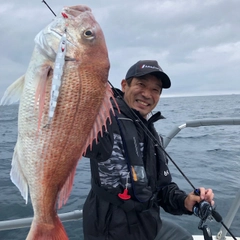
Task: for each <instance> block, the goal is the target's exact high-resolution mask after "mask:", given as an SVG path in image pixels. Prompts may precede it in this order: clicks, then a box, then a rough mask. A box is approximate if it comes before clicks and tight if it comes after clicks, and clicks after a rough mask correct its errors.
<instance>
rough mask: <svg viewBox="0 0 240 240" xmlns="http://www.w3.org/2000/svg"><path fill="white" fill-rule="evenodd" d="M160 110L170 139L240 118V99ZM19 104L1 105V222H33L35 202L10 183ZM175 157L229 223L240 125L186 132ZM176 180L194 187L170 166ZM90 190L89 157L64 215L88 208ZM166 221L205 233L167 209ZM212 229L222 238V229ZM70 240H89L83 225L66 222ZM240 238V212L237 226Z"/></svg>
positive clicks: (177, 101)
mask: <svg viewBox="0 0 240 240" xmlns="http://www.w3.org/2000/svg"><path fill="white" fill-rule="evenodd" d="M155 111H161V112H162V115H163V116H164V117H165V119H163V120H160V121H158V122H157V123H156V124H155V126H156V129H157V130H158V132H159V134H161V135H162V136H163V137H164V136H166V135H167V134H168V133H169V132H170V131H171V130H172V128H174V127H176V126H179V125H181V124H184V123H185V122H186V121H189V120H197V119H209V118H214V119H219V118H240V95H221V96H195V97H173V98H161V99H160V102H159V104H158V106H157V107H156V109H155ZM17 119H18V105H10V106H0V221H5V220H12V219H19V218H26V217H32V216H33V211H32V206H31V203H28V204H27V205H26V204H25V201H24V200H23V198H22V197H21V194H20V192H19V190H18V189H17V187H16V186H15V185H14V184H13V183H12V182H11V180H10V175H9V173H10V169H11V159H12V154H13V150H14V146H15V143H16V140H17ZM166 150H167V152H168V154H169V155H170V157H171V158H172V159H173V160H174V161H175V162H176V163H177V164H178V166H179V167H180V168H181V170H182V171H183V172H184V174H185V175H186V176H187V177H188V178H189V179H190V181H191V182H192V184H193V185H194V186H196V187H200V186H204V187H205V188H212V189H213V190H214V193H215V203H216V206H217V211H218V212H219V213H220V214H221V215H222V217H223V221H224V217H225V216H226V214H227V212H228V210H229V207H230V205H231V203H232V201H233V200H234V197H235V195H236V193H237V192H238V191H240V180H239V178H240V126H239V125H234V126H212V127H199V128H186V129H184V130H182V131H181V132H180V133H179V134H178V135H177V136H176V137H175V138H174V139H173V140H172V141H171V142H170V144H169V145H168V147H167V148H166ZM169 167H170V171H171V173H172V177H173V181H175V182H177V183H178V185H179V187H180V188H182V189H183V190H185V191H186V192H190V191H192V187H191V186H190V185H189V183H188V182H187V181H186V180H185V179H184V178H183V177H182V176H181V174H180V173H179V172H178V170H177V169H176V168H175V166H174V165H173V164H172V163H171V161H170V162H169ZM89 189H90V166H89V160H88V159H86V158H83V159H82V160H81V161H80V162H79V164H78V167H77V172H76V175H75V180H74V186H73V190H72V193H71V195H70V198H69V200H68V202H67V204H66V205H65V206H64V207H63V208H62V209H60V210H59V213H65V212H70V211H74V210H80V209H82V206H83V204H84V201H85V199H86V196H87V194H88V192H89ZM161 216H162V217H163V218H166V219H168V220H171V221H174V222H176V223H177V224H180V225H181V226H183V227H185V228H186V229H188V231H190V232H191V233H192V234H201V233H202V232H201V231H200V230H199V229H198V224H199V219H198V218H197V217H195V216H187V215H182V216H173V215H170V214H167V213H165V212H164V210H161ZM205 224H207V225H208V226H209V227H210V229H211V230H212V234H217V232H218V231H219V229H220V227H221V224H220V223H217V222H216V221H212V222H209V221H207V222H206V223H205ZM64 226H65V228H66V231H67V234H68V236H69V239H70V240H79V239H83V235H82V220H78V221H70V222H64ZM230 229H231V231H232V232H233V233H234V234H235V235H236V236H240V210H238V212H237V215H236V217H235V218H234V220H233V223H232V225H231V228H230ZM28 231H29V228H23V229H16V230H7V231H0V239H1V240H14V239H16V240H18V239H19V240H21V239H25V238H26V236H27V233H28Z"/></svg>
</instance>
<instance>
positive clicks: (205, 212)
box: [108, 81, 237, 240]
mask: <svg viewBox="0 0 240 240" xmlns="http://www.w3.org/2000/svg"><path fill="white" fill-rule="evenodd" d="M108 83H109V84H110V86H111V87H112V90H113V92H114V93H115V95H116V96H117V97H118V98H120V99H121V100H122V101H123V103H124V104H125V106H126V107H127V108H128V109H129V110H130V111H131V113H132V114H133V115H134V117H135V118H136V120H138V122H139V123H140V127H141V128H142V130H143V131H144V132H145V133H146V135H147V136H148V137H149V138H150V139H151V141H152V142H153V143H154V144H157V145H158V146H159V147H160V148H161V150H162V151H163V152H164V153H165V154H166V156H167V157H168V159H169V160H170V161H171V162H172V163H173V165H174V166H175V167H176V168H177V170H178V171H179V172H180V173H181V174H182V176H183V177H184V178H185V180H186V181H187V182H188V183H189V184H190V186H191V187H192V188H193V192H194V194H195V195H198V196H199V195H200V190H199V189H197V188H195V187H194V185H193V184H192V182H191V181H190V180H189V178H188V177H187V176H186V175H185V174H184V172H183V171H182V170H181V169H180V167H179V166H178V165H177V164H176V162H175V161H174V160H173V159H172V158H171V157H170V155H169V154H168V153H167V152H166V150H165V149H164V148H163V146H162V144H161V143H160V142H159V139H157V138H156V137H155V136H154V135H153V134H152V133H151V132H150V130H149V129H148V128H147V126H146V125H145V124H144V123H143V122H142V120H141V119H140V118H139V116H138V115H137V114H136V113H135V112H134V111H133V109H132V108H131V107H130V106H129V105H128V104H127V103H126V101H125V100H124V99H123V97H122V96H121V95H120V93H119V92H118V90H117V89H116V88H115V87H114V86H113V85H112V84H111V82H110V81H108ZM193 214H194V215H195V216H197V217H199V218H200V222H199V225H198V228H199V229H200V230H202V231H203V235H204V239H205V240H212V234H211V230H210V229H209V227H208V226H206V225H203V223H204V222H205V221H206V220H207V219H209V220H212V219H213V218H214V219H215V220H216V222H220V223H221V224H222V225H223V227H224V228H225V229H226V230H227V232H228V233H229V234H230V235H231V236H232V238H233V239H234V240H237V239H236V237H235V236H234V235H233V234H232V232H231V231H230V229H229V228H228V227H227V226H226V225H225V224H224V223H223V221H222V217H221V215H220V214H219V213H218V212H217V211H216V210H215V208H214V207H212V206H211V205H210V203H209V202H207V201H201V202H200V203H197V204H195V205H194V207H193Z"/></svg>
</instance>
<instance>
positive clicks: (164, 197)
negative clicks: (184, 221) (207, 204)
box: [157, 182, 192, 215]
mask: <svg viewBox="0 0 240 240" xmlns="http://www.w3.org/2000/svg"><path fill="white" fill-rule="evenodd" d="M186 197H187V194H186V193H185V192H184V191H182V190H180V189H179V187H178V185H177V184H176V183H174V182H171V183H170V184H168V185H166V186H164V187H162V188H161V189H160V191H159V192H158V195H157V201H158V205H159V206H161V207H162V208H163V209H164V210H165V211H166V212H168V213H171V214H174V215H182V214H188V215H191V214H192V212H190V211H188V210H187V209H186V208H185V206H184V200H185V198H186Z"/></svg>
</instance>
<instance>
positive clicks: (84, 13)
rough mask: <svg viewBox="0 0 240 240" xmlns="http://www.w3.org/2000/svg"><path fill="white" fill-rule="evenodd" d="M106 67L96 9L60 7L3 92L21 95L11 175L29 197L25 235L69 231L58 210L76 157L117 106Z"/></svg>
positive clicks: (61, 235) (14, 97)
mask: <svg viewBox="0 0 240 240" xmlns="http://www.w3.org/2000/svg"><path fill="white" fill-rule="evenodd" d="M57 58H59V59H60V61H57ZM62 60H63V61H62ZM109 69H110V62H109V57H108V51H107V46H106V42H105V38H104V34H103V31H102V29H101V27H100V25H99V24H98V22H97V21H96V19H95V17H94V16H93V14H92V11H91V9H90V8H89V7H87V6H84V5H77V6H68V7H63V8H62V10H61V12H60V13H59V14H58V15H57V16H56V17H55V18H54V19H53V20H52V22H51V23H49V24H48V25H47V26H46V27H45V28H44V29H42V30H41V31H40V32H39V33H38V34H37V35H36V37H35V46H34V49H33V53H32V56H31V59H30V62H29V65H28V68H27V71H26V72H25V74H24V75H23V76H21V77H20V78H19V79H17V80H16V81H15V82H14V83H13V84H12V85H10V86H9V87H8V88H7V90H6V92H5V93H4V95H3V98H2V99H1V102H0V104H1V105H9V104H12V103H14V102H16V101H19V110H18V137H17V142H16V145H15V148H14V152H13V157H12V168H11V171H10V177H11V180H12V182H13V183H14V184H15V185H16V186H17V187H18V189H19V190H20V192H21V195H22V196H23V198H24V199H25V201H26V204H27V202H28V200H29V196H30V200H31V203H32V207H33V212H34V216H33V221H32V224H31V227H30V230H29V232H28V235H27V238H26V239H27V240H33V239H34V240H38V239H44V240H48V239H61V240H65V239H68V236H67V233H66V230H65V229H64V226H63V224H62V222H61V220H60V218H59V217H58V214H57V211H58V209H59V208H61V207H62V206H63V205H64V204H66V202H67V200H68V198H69V195H70V193H71V190H72V185H73V181H74V176H75V172H76V167H77V164H78V161H79V160H80V159H81V157H82V156H83V155H84V154H85V152H86V150H87V149H88V148H91V147H92V144H93V142H94V141H96V142H97V138H98V136H99V134H100V135H101V134H103V131H104V128H105V127H106V123H107V121H111V120H110V115H111V112H112V114H114V113H113V106H112V105H113V104H112V101H113V99H114V96H113V92H112V89H111V86H110V85H109V83H108V74H109ZM54 78H56V81H55V83H54ZM54 91H55V92H54Z"/></svg>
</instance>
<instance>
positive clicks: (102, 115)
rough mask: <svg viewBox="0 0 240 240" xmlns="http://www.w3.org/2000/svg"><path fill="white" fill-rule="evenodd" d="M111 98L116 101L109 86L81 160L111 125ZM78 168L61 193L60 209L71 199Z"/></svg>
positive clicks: (72, 173)
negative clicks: (107, 125) (108, 125)
mask: <svg viewBox="0 0 240 240" xmlns="http://www.w3.org/2000/svg"><path fill="white" fill-rule="evenodd" d="M111 98H112V99H113V100H114V101H115V98H114V96H113V92H112V89H111V87H110V85H109V84H107V87H106V94H105V97H104V99H103V103H102V105H101V107H100V110H99V113H98V115H97V117H96V120H95V122H94V124H93V127H92V130H91V132H90V134H89V136H88V138H87V140H86V143H85V145H84V147H83V152H82V153H81V154H80V156H79V159H81V157H82V156H83V155H84V154H85V151H86V150H87V148H88V146H90V149H91V148H92V142H93V140H94V139H95V140H96V141H97V136H98V133H99V132H100V134H101V135H102V134H103V130H102V129H103V126H104V127H105V128H106V122H107V119H109V121H110V123H111V118H110V112H111V111H112V113H113V114H114V110H113V106H112V103H111V101H110V99H111ZM115 104H116V106H117V103H116V102H115ZM76 168H77V165H76V166H75V167H74V168H73V170H72V172H71V173H70V175H69V176H68V179H67V181H66V182H65V184H64V186H63V187H62V189H61V191H60V193H59V198H58V208H61V207H62V206H63V205H64V204H65V203H66V202H67V200H68V198H69V195H70V193H71V190H72V185H73V180H74V176H75V172H76Z"/></svg>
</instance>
